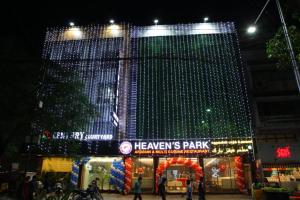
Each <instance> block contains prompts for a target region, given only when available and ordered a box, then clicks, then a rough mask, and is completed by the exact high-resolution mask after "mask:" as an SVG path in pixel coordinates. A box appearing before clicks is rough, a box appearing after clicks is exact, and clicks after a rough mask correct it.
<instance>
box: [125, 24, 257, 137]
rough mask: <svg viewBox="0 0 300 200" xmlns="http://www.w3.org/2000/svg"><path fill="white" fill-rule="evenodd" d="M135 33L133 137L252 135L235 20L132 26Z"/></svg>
mask: <svg viewBox="0 0 300 200" xmlns="http://www.w3.org/2000/svg"><path fill="white" fill-rule="evenodd" d="M131 37H132V38H131V44H132V49H131V57H132V63H131V67H132V68H131V69H132V71H131V80H132V81H133V82H132V84H131V87H132V88H131V100H130V101H136V102H135V103H132V102H131V105H135V106H136V107H135V109H133V108H131V110H130V112H129V116H133V117H132V118H133V119H134V120H133V121H132V123H130V122H131V121H130V120H129V127H130V128H129V129H128V130H129V132H128V135H129V136H130V137H132V138H135V137H136V138H139V139H192V138H220V139H225V138H247V137H250V136H251V132H250V127H249V121H250V114H249V108H248V97H247V92H246V81H245V78H244V76H245V74H244V71H243V65H242V62H241V57H240V52H239V47H238V40H237V33H236V30H235V27H234V24H233V23H214V24H210V23H202V24H185V25H169V26H164V25H157V26H152V27H133V28H132V30H131ZM129 119H130V117H129Z"/></svg>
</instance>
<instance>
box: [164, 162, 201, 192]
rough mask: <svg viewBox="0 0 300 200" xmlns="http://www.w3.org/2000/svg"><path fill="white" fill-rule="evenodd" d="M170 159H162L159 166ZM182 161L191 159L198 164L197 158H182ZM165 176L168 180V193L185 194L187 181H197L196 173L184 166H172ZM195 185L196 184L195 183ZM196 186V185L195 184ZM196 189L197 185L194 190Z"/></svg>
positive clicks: (165, 172)
mask: <svg viewBox="0 0 300 200" xmlns="http://www.w3.org/2000/svg"><path fill="white" fill-rule="evenodd" d="M166 159H168V158H160V159H159V164H161V163H163V162H165V161H166ZM182 159H190V160H192V161H195V162H197V163H198V160H197V158H182ZM163 176H164V177H166V178H167V184H166V191H167V192H168V193H185V192H186V181H187V180H188V179H192V180H195V179H196V177H195V171H194V170H193V169H192V168H190V167H187V166H185V165H184V164H178V163H176V164H172V165H171V166H170V167H168V168H167V169H166V170H165V171H164V173H163ZM194 183H195V182H194ZM193 185H195V184H193ZM195 189H196V185H195V188H194V190H195Z"/></svg>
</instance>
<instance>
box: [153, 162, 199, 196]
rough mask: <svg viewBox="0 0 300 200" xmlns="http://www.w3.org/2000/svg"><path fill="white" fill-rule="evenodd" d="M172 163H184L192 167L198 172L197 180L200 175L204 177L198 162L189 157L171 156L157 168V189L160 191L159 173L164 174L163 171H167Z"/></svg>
mask: <svg viewBox="0 0 300 200" xmlns="http://www.w3.org/2000/svg"><path fill="white" fill-rule="evenodd" d="M172 164H183V165H185V166H186V167H190V168H192V169H193V170H194V171H195V172H196V181H198V180H199V179H200V177H203V171H202V168H201V166H200V165H199V164H198V163H197V162H195V161H192V160H191V159H189V158H181V157H179V158H176V157H175V158H169V159H167V160H166V161H164V162H162V163H161V164H159V166H158V167H157V169H156V180H155V186H156V191H158V179H159V175H160V174H162V172H163V171H165V170H166V169H167V168H169V167H170V166H171V165H172Z"/></svg>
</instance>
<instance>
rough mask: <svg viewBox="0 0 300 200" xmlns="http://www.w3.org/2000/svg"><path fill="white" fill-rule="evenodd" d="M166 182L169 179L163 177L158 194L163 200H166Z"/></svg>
mask: <svg viewBox="0 0 300 200" xmlns="http://www.w3.org/2000/svg"><path fill="white" fill-rule="evenodd" d="M166 180H167V179H166V178H165V177H162V179H161V181H160V183H159V185H158V193H159V195H160V196H161V199H162V200H166V187H165V183H166Z"/></svg>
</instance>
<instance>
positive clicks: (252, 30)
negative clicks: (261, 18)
mask: <svg viewBox="0 0 300 200" xmlns="http://www.w3.org/2000/svg"><path fill="white" fill-rule="evenodd" d="M247 32H248V33H250V34H252V33H255V32H256V26H249V28H248V29H247Z"/></svg>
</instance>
